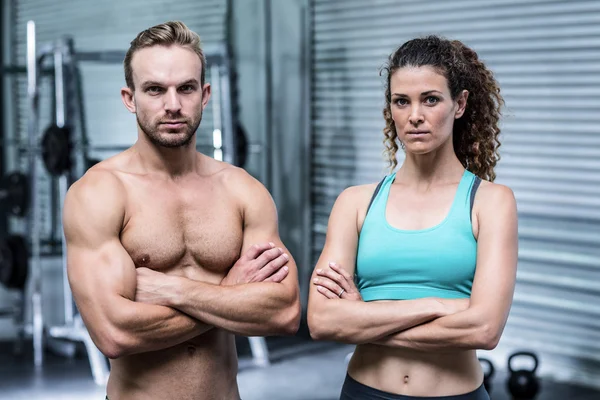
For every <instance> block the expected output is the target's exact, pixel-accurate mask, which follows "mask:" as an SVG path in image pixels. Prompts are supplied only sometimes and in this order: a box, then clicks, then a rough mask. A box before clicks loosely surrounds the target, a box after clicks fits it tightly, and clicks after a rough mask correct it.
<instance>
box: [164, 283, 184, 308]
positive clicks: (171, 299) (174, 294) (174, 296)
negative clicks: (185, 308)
mask: <svg viewBox="0 0 600 400" xmlns="http://www.w3.org/2000/svg"><path fill="white" fill-rule="evenodd" d="M187 284H188V279H186V278H184V277H181V276H169V277H168V282H166V286H167V292H168V293H169V296H167V297H166V298H165V300H166V302H167V304H165V306H167V307H172V308H178V307H180V306H181V305H183V301H184V296H183V294H184V293H185V292H186V287H187Z"/></svg>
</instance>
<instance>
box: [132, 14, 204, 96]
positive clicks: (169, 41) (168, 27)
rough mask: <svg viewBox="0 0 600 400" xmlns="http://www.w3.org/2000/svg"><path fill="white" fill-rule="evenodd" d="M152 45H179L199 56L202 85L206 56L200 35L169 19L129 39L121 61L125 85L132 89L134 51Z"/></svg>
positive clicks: (179, 22) (201, 82)
mask: <svg viewBox="0 0 600 400" xmlns="http://www.w3.org/2000/svg"><path fill="white" fill-rule="evenodd" d="M152 46H167V47H168V46H181V47H185V48H188V49H190V50H192V51H193V52H194V53H196V54H197V55H198V57H200V62H201V63H202V72H201V75H200V84H201V85H202V86H204V78H205V73H204V70H205V69H206V57H205V56H204V52H203V51H202V48H201V42H200V36H198V34H197V33H195V32H193V31H191V30H190V29H189V28H188V27H187V26H186V25H185V24H184V23H183V22H181V21H169V22H165V23H164V24H160V25H156V26H153V27H152V28H148V29H146V30H145V31H142V32H140V33H139V34H138V35H137V36H136V38H135V39H133V40H132V41H131V46H130V47H129V50H127V54H126V55H125V61H124V62H123V64H124V67H125V83H126V84H127V87H129V88H130V89H131V90H134V89H135V88H134V85H133V70H132V68H131V59H132V58H133V55H134V53H135V52H136V51H138V50H140V49H143V48H146V47H152Z"/></svg>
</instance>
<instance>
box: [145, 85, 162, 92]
mask: <svg viewBox="0 0 600 400" xmlns="http://www.w3.org/2000/svg"><path fill="white" fill-rule="evenodd" d="M161 90H162V89H161V88H159V87H158V86H150V87H149V88H147V89H146V91H147V92H149V93H160V91H161Z"/></svg>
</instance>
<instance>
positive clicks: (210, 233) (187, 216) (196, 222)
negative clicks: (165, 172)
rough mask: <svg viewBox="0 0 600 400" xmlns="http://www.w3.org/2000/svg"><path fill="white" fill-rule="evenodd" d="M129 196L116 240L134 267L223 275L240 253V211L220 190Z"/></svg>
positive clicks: (137, 193)
mask: <svg viewBox="0 0 600 400" xmlns="http://www.w3.org/2000/svg"><path fill="white" fill-rule="evenodd" d="M128 198H129V199H130V201H129V204H128V208H127V212H126V221H125V224H124V228H123V230H122V233H121V242H122V243H123V246H124V247H125V249H126V250H127V251H128V252H129V254H130V256H131V258H132V260H133V261H134V263H135V265H136V267H147V268H151V269H154V270H158V271H162V272H165V273H181V272H182V271H178V270H183V275H190V274H192V275H193V276H188V277H190V278H193V277H198V278H201V277H200V276H197V273H196V272H198V273H200V274H201V275H202V273H208V274H210V275H215V276H223V275H224V274H226V273H227V271H228V270H229V268H231V266H232V265H233V264H234V263H235V261H236V260H237V259H238V258H239V255H240V250H241V247H242V232H243V227H242V223H243V222H242V216H241V213H240V212H239V210H238V209H237V207H236V204H235V202H234V201H232V199H228V198H227V197H226V196H224V195H223V194H221V193H218V192H217V193H215V192H214V191H213V192H212V193H211V192H209V193H203V192H200V191H198V192H197V193H195V194H194V193H193V192H192V193H183V194H182V193H180V192H177V191H169V190H168V188H163V190H160V191H153V192H152V193H145V195H144V193H142V191H137V192H136V193H135V194H134V195H132V196H128Z"/></svg>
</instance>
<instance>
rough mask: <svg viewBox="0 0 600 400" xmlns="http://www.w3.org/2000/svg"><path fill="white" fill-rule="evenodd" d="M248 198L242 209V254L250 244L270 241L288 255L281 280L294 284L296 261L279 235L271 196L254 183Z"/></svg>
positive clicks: (262, 187) (296, 273) (295, 283)
mask: <svg viewBox="0 0 600 400" xmlns="http://www.w3.org/2000/svg"><path fill="white" fill-rule="evenodd" d="M248 198H249V199H250V200H249V201H248V204H246V205H245V210H244V234H243V237H244V239H243V245H242V254H245V252H246V251H248V249H249V248H250V246H252V245H255V244H262V243H268V242H272V243H273V244H274V245H275V247H279V248H281V249H282V250H283V252H284V253H285V254H287V255H288V257H289V260H288V262H287V264H286V267H287V268H288V270H289V273H288V275H287V276H286V278H285V279H284V280H283V281H282V282H283V283H285V284H290V285H294V286H296V285H297V282H298V272H297V267H296V262H295V260H294V257H293V256H292V254H290V252H289V250H288V249H287V247H286V246H285V244H284V243H283V242H282V241H281V238H280V237H279V226H278V223H279V222H278V216H277V208H276V206H275V202H274V201H273V198H272V197H271V195H270V193H269V192H268V191H267V189H266V188H265V187H264V186H262V185H261V184H258V185H254V187H253V188H252V195H251V196H248Z"/></svg>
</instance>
